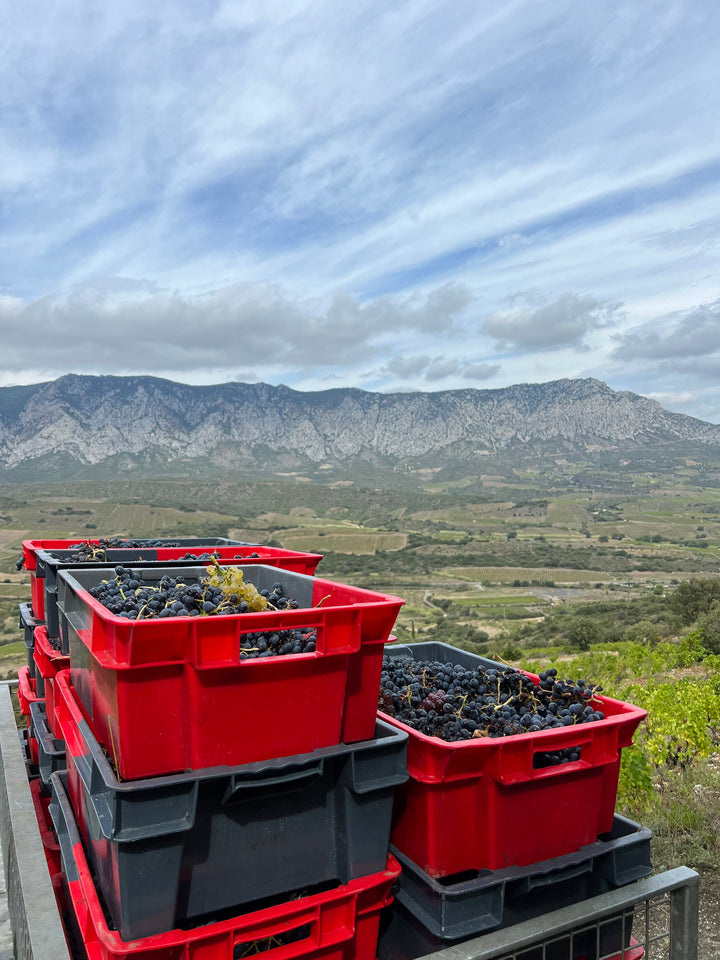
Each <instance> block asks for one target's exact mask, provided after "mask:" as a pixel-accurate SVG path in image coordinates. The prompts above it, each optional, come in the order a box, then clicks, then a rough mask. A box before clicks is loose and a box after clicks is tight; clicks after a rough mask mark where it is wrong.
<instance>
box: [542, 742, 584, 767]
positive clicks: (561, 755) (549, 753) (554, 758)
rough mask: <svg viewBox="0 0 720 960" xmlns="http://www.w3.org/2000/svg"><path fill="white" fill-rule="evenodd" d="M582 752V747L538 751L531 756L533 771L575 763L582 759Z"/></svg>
mask: <svg viewBox="0 0 720 960" xmlns="http://www.w3.org/2000/svg"><path fill="white" fill-rule="evenodd" d="M582 752H583V748H582V747H565V749H564V750H539V751H538V752H537V753H536V754H534V755H533V770H540V769H542V768H544V767H559V766H562V765H563V764H567V763H577V761H578V760H581V759H582Z"/></svg>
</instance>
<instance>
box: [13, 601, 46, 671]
mask: <svg viewBox="0 0 720 960" xmlns="http://www.w3.org/2000/svg"><path fill="white" fill-rule="evenodd" d="M44 622H45V621H44V620H38V619H37V617H35V616H34V615H33V612H32V604H31V603H21V604H20V621H19V624H18V626H19V627H20V629H21V630H22V631H23V640H24V641H25V649H26V651H27V665H28V668H29V670H30V676H31V677H32V678H33V680H34V679H36V676H35V660H34V658H33V653H34V652H35V627H40V626H42V625H43V623H44Z"/></svg>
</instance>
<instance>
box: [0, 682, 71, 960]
mask: <svg viewBox="0 0 720 960" xmlns="http://www.w3.org/2000/svg"><path fill="white" fill-rule="evenodd" d="M0 841H2V858H3V865H4V871H5V885H6V889H7V903H8V912H9V916H10V922H11V925H12V930H13V941H14V957H15V960H71V955H70V952H69V951H68V947H67V943H66V941H65V934H64V932H63V926H62V923H61V920H60V915H59V913H58V908H57V903H56V900H55V894H54V893H53V888H52V883H51V881H50V874H49V873H48V868H47V861H46V860H45V853H44V851H43V845H42V840H41V839H40V832H39V830H38V826H37V819H36V817H35V808H34V807H33V802H32V796H31V794H30V786H29V784H28V779H27V774H26V772H25V764H24V762H23V758H22V753H21V750H20V742H19V740H18V735H17V726H16V724H15V715H14V713H13V706H12V699H11V694H10V688H9V687H7V686H2V687H0Z"/></svg>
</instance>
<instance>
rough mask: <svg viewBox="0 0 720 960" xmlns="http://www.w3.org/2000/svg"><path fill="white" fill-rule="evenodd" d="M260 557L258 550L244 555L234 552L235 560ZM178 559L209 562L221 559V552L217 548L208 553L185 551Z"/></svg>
mask: <svg viewBox="0 0 720 960" xmlns="http://www.w3.org/2000/svg"><path fill="white" fill-rule="evenodd" d="M259 557H260V554H259V553H257V552H253V553H248V554H247V555H244V554H242V553H235V554H233V560H248V559H253V560H257V559H259ZM178 559H180V560H201V561H202V562H203V563H207V562H208V561H209V560H213V559H215V560H218V559H220V554H219V552H218V551H217V550H213V551H212V553H207V552H206V553H185V554H183V555H182V557H179V558H178Z"/></svg>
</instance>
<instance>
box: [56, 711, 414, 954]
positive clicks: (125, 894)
mask: <svg viewBox="0 0 720 960" xmlns="http://www.w3.org/2000/svg"><path fill="white" fill-rule="evenodd" d="M278 707H279V708H280V709H281V708H282V705H281V704H280V705H278ZM269 709H273V707H272V705H269ZM287 719H288V723H292V722H293V719H292V717H291V716H288V718H287ZM218 723H222V718H218ZM254 723H262V718H261V717H260V718H254V719H253V718H249V720H248V728H247V729H246V730H238V731H237V735H238V736H252V735H253V732H252V725H253V724H254ZM81 727H82V729H81ZM76 734H77V737H76ZM71 737H72V739H74V740H76V742H75V743H71ZM148 737H149V738H151V737H152V719H151V718H149V720H148ZM66 742H67V760H68V764H67V770H68V791H69V794H70V798H71V801H72V804H73V808H74V810H75V814H76V817H77V821H78V825H79V827H80V830H81V833H82V835H83V840H84V842H85V845H86V848H87V852H88V859H89V862H90V863H91V865H92V867H93V870H94V872H95V878H96V884H97V887H98V890H99V891H100V892H101V894H102V895H103V898H104V900H105V902H106V904H107V907H108V909H109V912H110V915H111V917H112V919H113V922H114V923H115V925H116V927H117V929H118V930H119V931H120V934H121V936H122V937H123V939H129V940H132V939H136V938H138V937H145V936H150V935H152V934H156V933H163V932H165V931H168V930H171V929H173V928H175V927H177V926H185V925H187V924H188V923H190V924H193V925H194V924H197V923H200V922H202V918H203V917H204V916H207V915H211V914H215V913H217V912H218V911H224V910H229V909H231V908H241V909H243V910H244V909H253V904H257V903H259V902H260V901H263V900H267V898H274V897H281V896H285V895H292V894H293V893H294V892H297V891H301V890H304V889H307V888H310V887H314V886H316V885H318V884H330V885H332V884H334V883H340V884H344V883H348V882H349V881H351V880H354V879H359V878H360V877H364V876H368V875H370V874H372V873H376V872H377V871H378V870H381V869H383V868H384V866H385V864H386V863H387V857H388V846H389V837H390V820H391V815H392V805H393V794H394V789H395V786H396V785H398V784H400V783H403V782H404V781H405V780H406V779H407V764H406V748H407V735H406V734H405V733H404V732H403V731H399V730H397V729H396V728H394V727H392V726H391V725H390V724H386V723H384V722H382V721H378V722H377V724H376V727H375V737H374V738H373V739H372V740H366V741H361V742H359V743H354V744H340V745H338V746H334V747H324V748H321V749H318V750H314V751H312V752H311V753H308V754H300V755H296V756H293V757H284V758H281V759H277V760H269V761H266V762H258V763H250V764H243V765H240V766H237V767H214V768H208V769H205V770H200V771H194V772H191V773H185V774H177V775H171V776H162V777H152V778H148V779H145V780H131V781H118V780H117V778H116V777H115V774H114V772H113V770H112V767H111V765H110V763H109V762H108V760H107V759H106V757H105V754H104V752H103V750H102V749H101V748H100V746H99V745H98V742H97V740H95V738H94V737H93V736H92V733H91V731H90V728H89V727H88V726H87V725H86V724H84V723H83V724H77V725H76V726H75V727H74V729H73V730H72V731H70V734H67V735H66ZM158 749H161V746H160V745H158Z"/></svg>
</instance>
